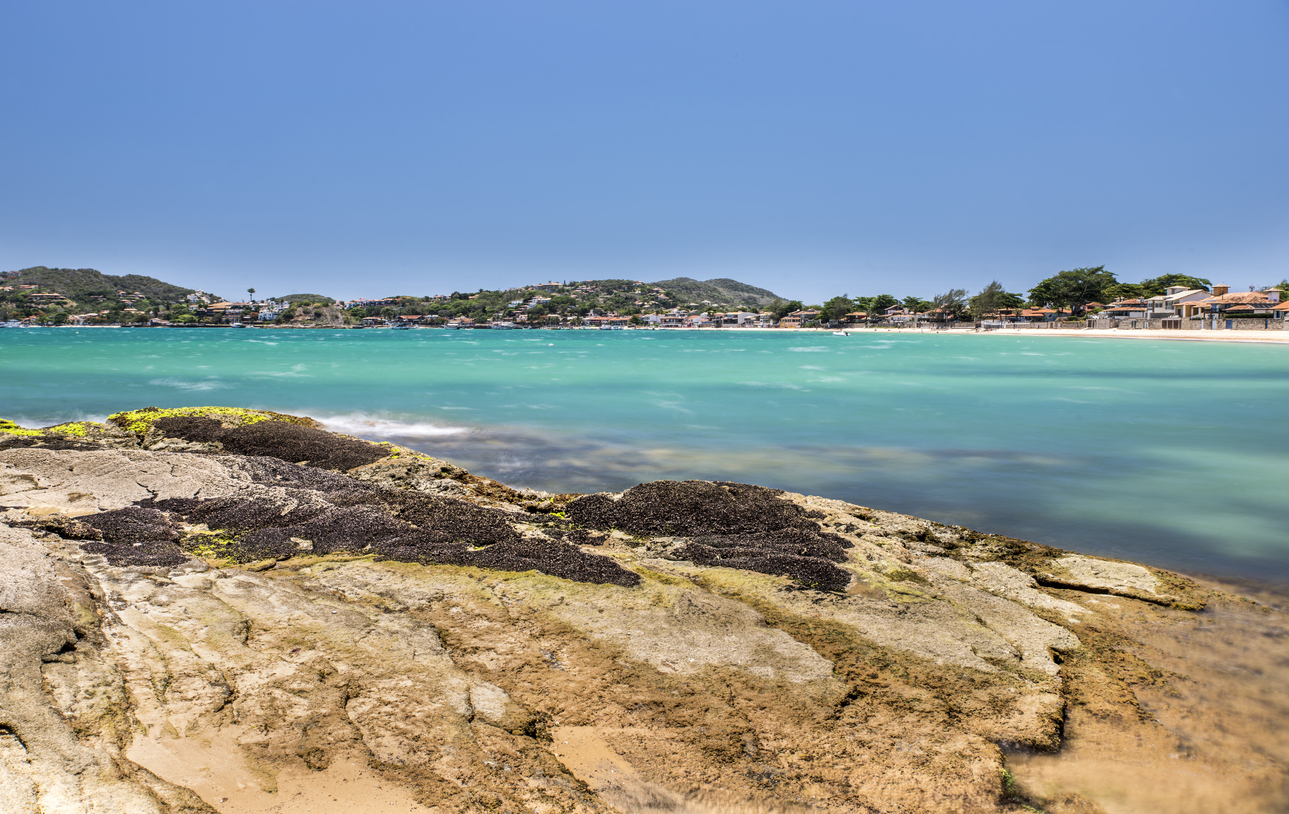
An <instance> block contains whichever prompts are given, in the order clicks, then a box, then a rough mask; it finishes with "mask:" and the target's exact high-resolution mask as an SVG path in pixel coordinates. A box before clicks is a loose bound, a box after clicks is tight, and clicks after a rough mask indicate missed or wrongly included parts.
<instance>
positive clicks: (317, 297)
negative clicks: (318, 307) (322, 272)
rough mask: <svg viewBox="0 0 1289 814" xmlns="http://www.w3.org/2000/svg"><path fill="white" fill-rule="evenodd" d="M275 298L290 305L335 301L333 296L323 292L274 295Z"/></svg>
mask: <svg viewBox="0 0 1289 814" xmlns="http://www.w3.org/2000/svg"><path fill="white" fill-rule="evenodd" d="M273 299H275V300H285V301H287V302H289V303H291V304H292V305H296V304H297V303H302V302H320V303H322V304H323V305H331V304H332V303H334V302H335V299H334V298H333V297H328V296H326V295H324V294H287V295H286V296H285V297H274V298H273Z"/></svg>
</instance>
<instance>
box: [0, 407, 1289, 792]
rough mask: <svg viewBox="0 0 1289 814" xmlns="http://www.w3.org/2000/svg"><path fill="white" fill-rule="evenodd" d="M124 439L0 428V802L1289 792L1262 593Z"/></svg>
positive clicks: (163, 423) (369, 468)
mask: <svg viewBox="0 0 1289 814" xmlns="http://www.w3.org/2000/svg"><path fill="white" fill-rule="evenodd" d="M123 416H125V417H123V418H121V419H120V421H119V424H120V427H119V428H115V429H114V428H112V427H108V428H106V429H102V430H97V429H94V428H89V429H88V430H87V431H86V434H85V436H83V437H77V438H75V439H71V440H69V439H67V438H66V437H60V436H57V435H56V434H46V435H37V436H30V435H28V436H24V437H23V438H21V439H18V441H13V442H6V441H5V439H4V438H3V437H2V436H0V509H4V512H3V514H2V515H0V811H6V812H7V811H33V812H35V811H43V812H54V811H57V812H71V813H73V814H75V813H77V812H100V811H123V812H148V813H149V814H151V812H211V811H216V812H229V813H230V814H231V812H261V811H262V812H297V811H310V810H312V811H320V810H322V811H335V812H369V811H389V810H393V809H394V808H396V809H397V810H399V811H437V812H448V811H452V812H456V811H480V812H483V811H535V812H607V811H624V812H635V811H641V812H643V811H657V810H669V811H679V812H684V811H692V812H715V811H803V812H804V811H843V812H965V811H970V812H991V811H996V812H1021V811H1033V810H1042V811H1046V812H1049V814H1088V813H1089V812H1106V814H1114V812H1120V811H1133V812H1165V811H1167V812H1170V814H1176V813H1177V812H1182V813H1183V814H1189V813H1190V812H1195V813H1196V814H1198V812H1208V811H1217V810H1222V811H1231V812H1278V811H1283V810H1286V808H1287V807H1289V788H1287V787H1286V782H1285V777H1286V776H1287V775H1289V772H1287V771H1286V770H1287V769H1289V736H1286V735H1285V734H1284V733H1285V732H1289V727H1287V726H1285V724H1286V723H1289V700H1286V695H1285V689H1284V688H1285V687H1286V686H1289V681H1286V679H1289V620H1287V618H1286V615H1285V613H1284V611H1283V609H1282V600H1281V599H1280V598H1278V597H1276V596H1274V595H1260V594H1256V593H1251V592H1249V591H1245V590H1240V589H1235V588H1231V587H1225V588H1224V587H1220V586H1209V585H1201V584H1198V583H1196V582H1193V581H1191V580H1188V579H1185V578H1183V577H1180V576H1178V575H1175V574H1170V573H1168V572H1164V571H1160V570H1158V569H1151V568H1147V567H1144V566H1139V565H1134V564H1131V563H1120V562H1113V561H1108V560H1101V559H1097V558H1093V557H1086V556H1083V555H1076V554H1071V553H1069V552H1064V551H1058V550H1056V549H1051V548H1048V547H1044V546H1040V545H1036V544H1033V543H1028V542H1025V541H1022V540H1014V539H1011V538H1006V537H999V536H996V535H986V534H980V533H978V532H974V531H971V530H969V529H962V528H956V527H946V526H940V525H937V524H934V523H929V522H927V521H925V520H920V519H918V518H913V517H908V516H905V515H898V514H893V513H888V512H882V511H878V510H874V509H870V508H866V507H862V506H856V505H852V504H847V503H843V502H840V501H835V500H827V499H822V498H815V497H808V496H803V495H794V494H789V493H784V492H779V491H777V490H771V489H763V488H761V487H755V486H747V485H744V484H719V483H716V484H713V483H706V482H692V481H691V482H682V483H675V482H659V483H657V484H647V485H643V486H641V487H636V488H635V489H633V490H628V491H627V492H626V493H624V494H621V495H593V496H579V495H544V494H538V493H532V492H524V491H518V490H513V489H510V488H508V487H506V486H504V485H503V484H498V483H496V482H494V481H489V480H487V479H484V478H477V477H475V476H473V475H470V474H469V473H467V472H464V471H463V470H460V469H459V468H457V467H454V466H452V465H451V464H449V463H447V462H444V461H440V460H437V459H434V458H430V457H428V456H424V455H420V454H418V453H414V452H412V451H411V450H405V449H402V448H398V447H392V446H389V445H372V444H367V443H366V442H359V441H356V440H355V439H346V438H343V437H339V436H331V435H330V434H328V433H325V432H323V431H321V430H318V429H316V428H315V427H311V426H309V425H308V423H307V422H300V420H298V419H291V418H290V417H284V416H275V414H261V413H256V412H255V411H240V412H239V411H234V410H231V409H230V408H215V409H211V410H206V411H203V410H196V409H193V410H184V411H168V412H164V411H152V412H149V411H136V412H134V413H130V414H123ZM292 422H296V423H292ZM96 439H101V440H96ZM332 439H335V440H334V443H333V440H332ZM145 447H146V448H145ZM230 447H238V448H240V449H244V450H246V453H244V454H234V452H235V450H234V449H230ZM306 453H307V455H308V459H307V460H305V459H300V460H297V458H299V457H300V456H302V455H305V454H306ZM391 806H392V808H391Z"/></svg>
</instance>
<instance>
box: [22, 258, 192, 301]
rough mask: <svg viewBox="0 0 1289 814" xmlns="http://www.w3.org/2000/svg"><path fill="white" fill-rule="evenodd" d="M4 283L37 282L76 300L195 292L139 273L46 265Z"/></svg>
mask: <svg viewBox="0 0 1289 814" xmlns="http://www.w3.org/2000/svg"><path fill="white" fill-rule="evenodd" d="M4 284H5V285H13V286H18V285H38V286H40V289H41V290H42V291H56V292H58V293H59V294H62V295H63V296H64V297H67V298H68V299H70V300H75V301H76V302H82V301H85V300H88V299H90V298H91V297H111V296H114V295H115V294H116V292H118V291H124V292H126V293H128V294H133V293H134V292H136V291H137V292H138V293H140V294H142V295H143V296H144V298H145V299H148V300H154V301H159V302H174V301H176V300H181V299H183V298H184V297H185V296H187V295H189V294H191V293H193V290H192V289H191V288H183V287H182V286H177V285H172V284H170V283H167V282H163V281H161V280H158V279H156V278H155V277H144V276H142V275H139V274H126V275H124V276H121V277H117V276H114V275H111V274H104V273H103V272H101V271H97V270H95V269H51V268H47V267H45V266H33V267H32V268H27V269H23V270H21V271H19V272H18V274H17V276H16V277H9V278H6V279H5V281H4Z"/></svg>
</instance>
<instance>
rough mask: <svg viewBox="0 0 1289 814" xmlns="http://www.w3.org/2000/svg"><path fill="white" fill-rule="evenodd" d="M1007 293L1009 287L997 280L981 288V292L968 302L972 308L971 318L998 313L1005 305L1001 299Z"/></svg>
mask: <svg viewBox="0 0 1289 814" xmlns="http://www.w3.org/2000/svg"><path fill="white" fill-rule="evenodd" d="M1006 293H1007V289H1005V288H1003V284H1002V283H1000V282H998V281H997V280H994V281H992V282H991V283H989V285H987V286H985V287H984V288H982V289H980V293H979V294H977V295H976V296H974V297H972V298H971V301H970V302H969V303H968V307H969V308H970V309H971V318H972V319H975V320H981V319H984V318H985V317H986V316H989V315H991V314H997V313H998V311H999V310H1000V309H1002V307H1003V306H1002V304H1001V302H1000V300H1001V299H1002V297H1003V295H1004V294H1006Z"/></svg>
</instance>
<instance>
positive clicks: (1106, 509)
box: [0, 328, 1289, 580]
mask: <svg viewBox="0 0 1289 814" xmlns="http://www.w3.org/2000/svg"><path fill="white" fill-rule="evenodd" d="M198 404H220V405H235V406H246V407H258V408H266V409H273V410H281V411H285V412H291V413H302V414H306V415H311V416H314V417H315V418H319V419H321V420H323V421H325V422H326V423H327V424H328V425H329V426H331V427H332V428H333V429H336V430H339V431H343V432H348V433H352V434H355V435H360V436H363V437H367V438H372V439H378V440H393V441H397V442H399V443H403V444H407V445H409V446H412V447H415V448H418V449H421V450H424V451H426V452H430V453H433V454H435V455H438V456H440V457H444V458H448V459H451V460H453V461H455V462H457V463H459V464H461V465H463V466H465V467H467V468H468V469H470V470H471V471H473V472H476V473H478V474H484V475H488V476H491V477H494V478H497V479H499V480H502V481H504V482H506V483H509V484H512V485H515V486H531V487H535V488H540V489H545V490H549V491H560V492H566V491H594V490H605V489H615V490H616V489H622V488H625V487H627V486H631V485H633V484H635V483H638V482H640V481H644V480H651V479H657V478H703V479H716V480H736V481H745V482H752V483H759V484H764V485H767V486H775V487H780V488H784V489H790V490H793V491H799V492H806V493H812V494H819V495H826V496H830V497H837V498H841V499H844V500H848V501H852V502H855V503H860V504H863V505H867V506H873V507H879V508H884V509H890V510H895V511H900V512H907V513H910V514H916V515H920V516H923V517H927V518H932V519H935V520H939V521H942V522H947V523H955V524H961V525H965V526H970V527H972V528H976V529H980V530H982V531H990V532H998V533H1003V534H1009V535H1012V536H1016V537H1023V538H1027V539H1032V540H1037V541H1040V542H1045V543H1051V544H1054V545H1058V546H1061V547H1063V548H1070V549H1074V550H1078V551H1084V552H1088V553H1093V554H1101V555H1108V556H1114V557H1122V558H1127V559H1132V560H1138V561H1142V562H1148V563H1152V564H1157V565H1161V566H1166V567H1172V568H1177V569H1181V570H1184V571H1191V572H1202V573H1218V574H1233V575H1242V576H1257V577H1265V578H1273V579H1277V580H1289V512H1287V511H1286V506H1287V505H1289V346H1275V345H1261V344H1222V343H1208V342H1175V341H1142V340H1138V341H1125V340H1114V339H1097V338H1090V337H1089V338H1081V337H1080V338H1076V337H1051V336H1019V337H1018V336H1001V335H986V336H975V335H971V336H959V335H949V336H946V335H934V334H916V335H914V334H893V333H878V334H867V333H864V334H856V335H851V336H848V337H837V336H832V335H831V334H828V333H809V334H807V333H779V332H770V331H747V332H735V331H711V332H677V333H671V332H662V331H625V332H617V331H614V332H598V331H505V332H493V331H443V330H413V331H388V330H367V331H321V330H310V331H269V330H256V329H246V330H232V329H200V330H164V329H117V330H113V329H70V328H60V329H22V330H17V329H7V330H2V331H0V416H3V417H7V418H11V419H13V420H16V421H18V422H19V423H20V424H24V425H26V426H42V425H49V424H54V423H57V422H62V421H67V420H72V419H83V418H94V419H102V418H103V417H105V416H106V415H107V414H108V413H111V412H115V411H118V410H122V409H133V408H137V407H143V406H147V405H156V406H161V407H165V406H181V405H198Z"/></svg>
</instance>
